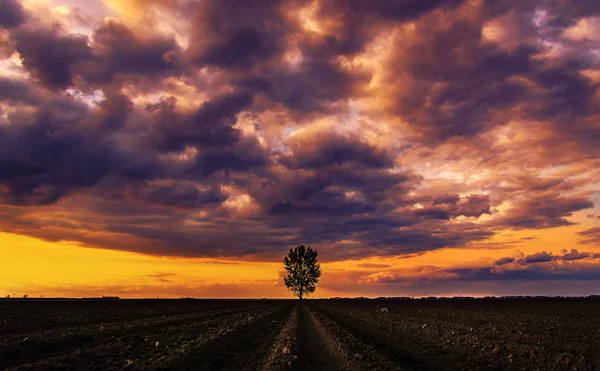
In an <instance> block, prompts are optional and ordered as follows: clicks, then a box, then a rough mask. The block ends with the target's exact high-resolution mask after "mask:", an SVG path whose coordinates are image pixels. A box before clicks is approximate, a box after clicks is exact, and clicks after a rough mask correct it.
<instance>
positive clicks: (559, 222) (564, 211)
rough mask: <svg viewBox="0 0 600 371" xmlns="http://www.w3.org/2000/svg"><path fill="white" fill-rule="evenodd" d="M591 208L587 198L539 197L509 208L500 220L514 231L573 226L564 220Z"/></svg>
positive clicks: (590, 202)
mask: <svg viewBox="0 0 600 371" xmlns="http://www.w3.org/2000/svg"><path fill="white" fill-rule="evenodd" d="M592 207H594V203H593V202H592V201H590V200H589V199H587V198H581V197H574V198H567V197H561V196H558V195H540V196H537V197H535V198H534V197H532V199H530V200H527V201H525V202H523V203H521V204H518V205H516V206H515V207H513V208H511V209H510V210H508V211H507V213H506V216H505V217H504V218H503V219H500V220H502V223H503V225H506V226H508V227H511V228H514V229H537V228H552V227H560V226H566V225H570V224H573V223H572V222H570V221H569V220H567V219H566V218H567V217H569V216H571V215H572V214H573V212H575V211H580V210H585V209H589V208H592Z"/></svg>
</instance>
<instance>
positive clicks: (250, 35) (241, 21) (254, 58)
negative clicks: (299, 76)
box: [187, 0, 293, 68]
mask: <svg viewBox="0 0 600 371" xmlns="http://www.w3.org/2000/svg"><path fill="white" fill-rule="evenodd" d="M284 3H285V2H279V1H273V0H266V1H261V2H258V3H257V2H255V1H250V0H242V1H236V0H225V1H216V0H208V1H202V2H199V3H197V4H196V5H195V9H194V12H195V15H194V17H193V19H194V33H193V37H192V40H191V45H190V48H189V49H188V50H187V54H188V57H189V58H190V59H191V60H192V61H193V62H194V63H196V64H199V65H211V66H216V67H221V68H248V67H251V66H253V65H256V64H260V63H263V62H264V60H265V59H268V58H269V57H271V56H273V55H274V54H275V53H277V52H278V51H282V50H283V48H284V34H285V32H286V26H288V27H293V25H292V24H285V23H284V19H283V14H282V11H283V9H282V8H283V4H284Z"/></svg>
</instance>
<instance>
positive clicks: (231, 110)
mask: <svg viewBox="0 0 600 371" xmlns="http://www.w3.org/2000/svg"><path fill="white" fill-rule="evenodd" d="M251 102H252V97H251V96H250V95H248V94H245V93H234V94H227V95H223V96H221V97H216V98H215V99H213V100H211V101H208V102H206V103H204V104H203V105H202V106H200V108H198V109H197V110H195V111H194V112H191V113H190V114H187V115H186V114H183V115H180V114H179V113H178V112H176V105H177V102H176V100H175V99H174V98H167V99H163V100H162V101H161V102H160V103H158V104H156V105H152V106H149V107H148V110H149V111H150V112H152V113H153V114H154V116H155V119H156V120H155V121H156V124H155V125H156V127H155V130H154V132H153V133H152V136H151V140H152V141H153V143H154V145H155V146H156V147H157V148H159V149H161V150H163V151H181V150H183V149H185V147H186V146H188V145H191V146H194V145H197V146H203V147H217V148H218V147H225V146H229V145H231V144H233V143H234V142H236V141H237V140H238V139H239V137H240V133H239V130H237V129H235V128H234V127H233V126H234V125H235V123H236V115H237V114H238V113H240V111H241V110H243V109H244V108H246V107H248V106H249V105H250V103H251Z"/></svg>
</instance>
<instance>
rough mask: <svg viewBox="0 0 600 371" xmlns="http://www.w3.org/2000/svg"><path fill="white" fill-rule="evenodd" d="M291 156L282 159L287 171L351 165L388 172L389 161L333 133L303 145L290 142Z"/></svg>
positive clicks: (379, 154)
mask: <svg viewBox="0 0 600 371" xmlns="http://www.w3.org/2000/svg"><path fill="white" fill-rule="evenodd" d="M289 147H290V149H291V150H292V151H293V152H294V155H290V156H288V157H285V158H284V159H283V161H282V162H283V163H285V164H286V166H287V167H288V168H291V169H315V170H318V169H322V168H324V167H328V166H332V165H333V166H335V165H343V164H345V163H353V164H355V165H356V166H362V167H365V168H391V167H392V166H393V159H392V158H391V157H390V156H389V155H388V154H386V153H385V152H383V151H381V150H378V149H376V148H374V147H372V146H369V145H368V144H366V143H363V142H361V141H360V139H359V138H350V137H344V136H341V135H337V134H335V133H325V134H323V135H319V137H318V138H311V141H310V142H309V143H307V142H292V143H291V145H290V146H289Z"/></svg>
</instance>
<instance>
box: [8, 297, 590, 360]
mask: <svg viewBox="0 0 600 371" xmlns="http://www.w3.org/2000/svg"><path fill="white" fill-rule="evenodd" d="M0 369H8V370H55V369H60V370H88V369H89V370H140V369H142V370H144V369H153V370H154V369H158V370H180V369H188V370H220V369H223V370H236V371H239V370H296V369H298V370H507V369H515V370H600V300H575V299H572V300H567V299H565V300H558V299H555V300H497V299H496V300H483V299H479V300H464V299H463V300H397V301H396V300H305V301H303V303H302V304H299V303H298V302H297V301H275V300H256V301H242V300H229V301H228V300H120V301H43V302H39V301H0Z"/></svg>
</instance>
